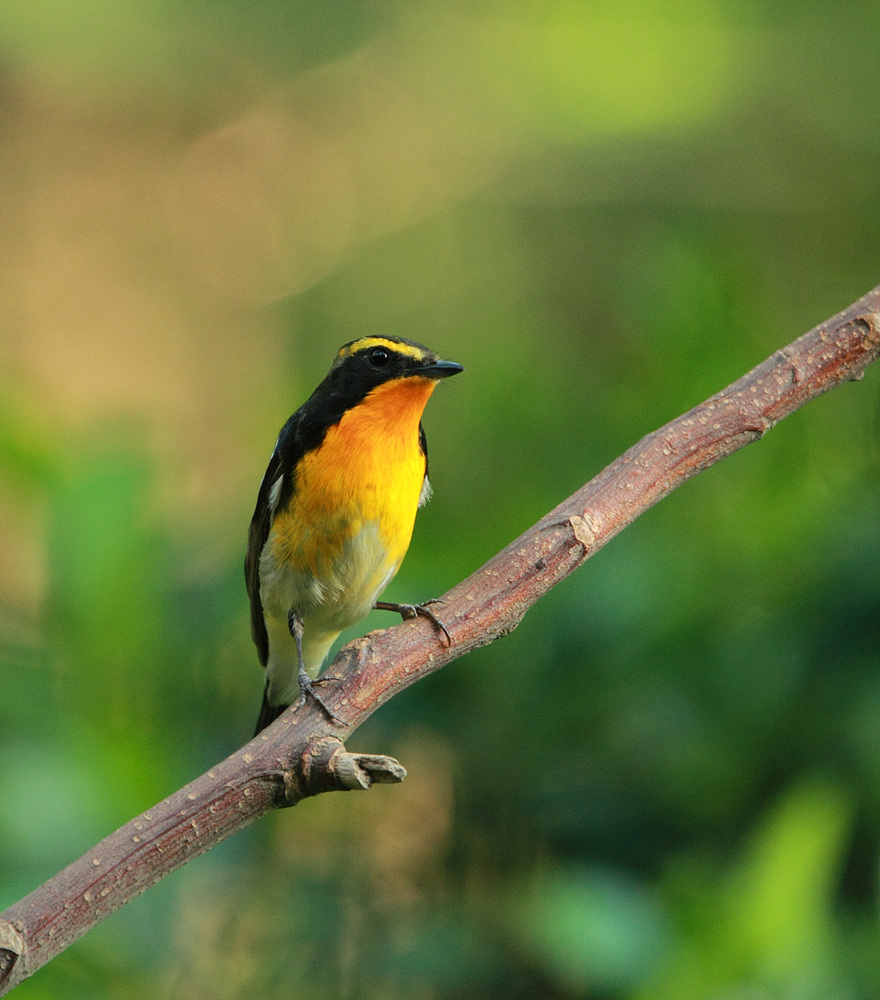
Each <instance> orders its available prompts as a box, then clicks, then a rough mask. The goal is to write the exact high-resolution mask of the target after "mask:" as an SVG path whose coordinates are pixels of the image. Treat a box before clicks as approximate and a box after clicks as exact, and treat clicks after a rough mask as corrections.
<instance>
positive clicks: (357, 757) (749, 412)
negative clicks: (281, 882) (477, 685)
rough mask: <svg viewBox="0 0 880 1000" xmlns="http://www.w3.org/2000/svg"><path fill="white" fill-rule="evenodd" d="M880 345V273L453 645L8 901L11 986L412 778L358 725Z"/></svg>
mask: <svg viewBox="0 0 880 1000" xmlns="http://www.w3.org/2000/svg"><path fill="white" fill-rule="evenodd" d="M878 353H880V287H878V288H876V289H874V290H873V291H871V292H869V293H868V294H867V295H865V296H864V297H863V298H861V299H860V300H859V301H858V302H856V303H854V304H853V305H852V306H850V308H849V309H847V310H845V311H844V312H842V313H840V314H839V315H837V316H835V317H833V318H832V319H830V320H828V321H827V322H826V323H823V324H822V325H821V326H818V327H816V328H815V329H813V330H811V331H810V332H809V333H806V334H804V335H803V336H802V337H800V338H798V339H797V340H796V341H794V343H792V344H790V345H789V346H788V347H786V348H784V349H783V350H781V351H777V352H776V353H775V354H774V355H773V356H772V357H770V358H768V359H767V360H766V361H765V362H763V363H762V364H760V365H758V367H757V368H754V369H753V370H752V371H751V372H749V373H748V374H747V375H744V376H743V377H742V378H741V379H739V380H738V381H737V382H735V383H734V384H733V385H731V386H729V387H728V388H727V389H724V390H723V391H722V392H719V393H717V394H716V395H715V396H712V397H711V399H708V400H706V402H704V403H702V404H701V405H700V406H697V407H695V408H694V409H693V410H691V411H689V412H688V413H685V414H684V415H683V416H681V417H678V418H677V419H675V420H673V421H671V422H670V423H668V424H666V425H665V426H664V427H661V428H660V429H659V430H657V431H655V432H654V433H652V434H649V435H648V436H647V437H645V438H643V439H642V440H641V441H640V442H639V443H638V444H636V445H635V446H634V447H632V448H630V449H629V451H627V452H626V453H625V454H624V455H622V456H621V457H620V458H618V459H617V460H616V461H614V462H613V463H612V464H611V465H609V466H608V467H607V468H606V469H604V470H603V471H602V472H601V473H599V475H598V476H596V477H595V478H594V479H592V480H591V481H590V482H589V483H587V484H586V485H585V486H584V487H583V488H582V489H580V490H578V491H577V492H576V493H575V494H573V495H572V496H571V497H569V498H568V499H567V500H565V501H564V502H563V503H561V504H560V505H559V506H558V507H556V508H555V509H554V510H552V511H550V513H548V514H547V515H546V516H545V517H544V518H542V519H541V520H540V521H539V522H538V523H537V524H536V525H534V526H533V527H532V528H530V529H529V530H528V531H526V532H525V533H524V534H523V535H521V536H520V537H519V538H517V539H516V540H515V541H513V542H511V544H510V545H508V546H507V547H506V548H505V549H504V550H503V551H502V552H500V553H498V555H497V556H495V557H494V558H493V559H491V560H489V562H487V563H486V564H485V566H483V567H482V568H481V569H479V570H477V572H475V573H474V574H472V575H471V576H470V577H468V578H467V579H466V580H465V581H464V582H462V583H460V584H459V585H458V586H457V587H455V588H453V589H452V590H450V591H449V592H448V593H447V594H445V595H444V597H443V601H444V602H445V606H444V605H440V606H439V607H438V608H437V611H438V613H439V616H440V617H441V618H442V620H443V623H444V624H445V626H446V628H447V629H448V631H449V634H450V637H451V644H448V643H447V642H446V639H445V637H444V636H443V635H442V633H438V632H436V631H435V630H434V628H433V626H432V625H431V624H430V623H429V622H427V621H425V620H424V619H418V620H412V621H406V622H403V623H402V624H401V625H399V626H397V627H396V628H393V629H386V630H384V631H382V632H375V633H372V634H370V635H368V636H365V637H364V638H363V639H358V640H356V641H355V642H353V643H350V644H349V645H348V646H346V647H345V649H343V650H342V651H341V652H340V654H339V656H338V657H337V659H336V661H335V662H334V663H333V666H332V669H330V670H328V673H329V674H332V675H333V676H335V677H337V678H338V681H333V682H329V683H328V684H327V685H326V686H325V688H324V689H323V690H322V696H323V697H324V699H325V701H326V703H327V705H328V706H329V707H330V708H331V709H332V711H333V712H334V713H336V715H338V716H339V718H340V719H342V720H344V724H342V725H340V724H338V723H333V722H330V721H328V720H327V718H326V717H325V716H324V714H323V713H322V712H321V711H320V710H319V709H318V708H317V707H316V706H314V705H312V704H307V705H305V706H303V707H302V708H300V709H298V710H296V711H292V710H288V711H287V712H285V713H284V714H283V715H282V716H281V717H280V718H279V719H278V720H277V721H276V722H274V723H273V724H272V725H271V726H270V727H269V728H268V729H266V730H264V731H263V732H262V733H260V734H259V735H258V736H257V737H256V738H255V739H253V740H252V741H251V742H250V743H248V744H247V745H246V746H245V747H243V748H242V749H241V750H239V751H237V752H236V753H234V754H233V755H232V756H230V757H228V758H227V759H226V760H225V761H223V762H222V763H220V764H218V765H217V766H216V767H214V768H212V769H211V770H210V771H208V772H207V773H206V774H203V775H202V776H201V777H199V778H197V779H196V780H195V781H193V782H191V783H190V784H189V785H187V786H186V787H185V788H182V789H181V790H180V791H178V792H175V793H174V794H173V795H171V796H170V797H169V798H167V799H165V800H164V801H163V802H161V803H159V804H158V805H157V806H155V807H154V808H153V809H150V810H148V811H147V812H145V813H142V814H141V815H140V816H138V817H137V818H135V819H133V820H131V822H129V823H127V824H126V825H125V826H123V827H121V828H120V829H119V830H117V831H116V832H115V833H112V834H111V835H110V836H109V837H106V838H105V839H104V840H102V841H101V843H100V844H98V845H97V846H96V847H95V848H94V849H93V850H91V851H89V852H88V853H87V854H85V855H83V857H81V858H79V859H78V860H77V861H74V862H73V863H72V864H70V865H68V867H67V868H65V869H64V870H63V871H62V872H60V873H59V874H58V875H56V876H54V877H53V878H51V879H50V880H49V881H48V882H46V883H45V884H44V885H42V886H40V887H39V888H38V889H36V890H35V891H34V892H32V893H31V894H30V895H28V896H26V897H25V898H24V899H22V900H21V901H19V902H18V903H15V904H14V905H13V906H11V907H9V909H7V910H6V911H5V912H4V913H2V914H0V995H3V994H4V993H6V992H8V991H9V990H10V989H12V988H13V987H14V986H15V985H17V984H18V983H19V982H21V981H22V980H23V979H25V978H26V977H27V976H29V975H31V974H32V973H33V972H35V971H36V970H37V969H38V968H40V966H42V965H44V964H45V963H46V962H48V961H49V960H50V959H51V958H53V957H54V956H55V955H57V954H58V953H59V952H61V951H63V950H64V948H66V947H67V946H68V945H69V944H71V943H72V942H73V941H75V940H76V939H77V938H79V937H81V936H82V935H83V934H85V933H86V932H87V931H88V930H89V929H90V928H92V927H93V926H94V925H95V924H97V923H98V922H99V921H100V920H102V919H103V918H104V917H106V916H107V915H108V914H110V913H112V912H113V911H114V910H116V909H118V908H119V907H120V906H123V905H124V904H125V903H127V902H128V901H129V900H131V899H133V898H134V897H135V896H137V895H138V894H139V893H141V892H143V891H144V890H145V889H147V888H149V887H150V886H152V885H154V884H155V883H156V882H158V881H159V880H160V879H161V878H162V877H164V876H165V875H167V874H168V873H169V872H171V871H174V870H175V869H176V868H179V867H180V866H181V865H183V864H185V863H186V862H187V861H189V860H191V859H192V858H194V857H196V856H197V855H198V854H201V853H203V852H204V851H206V850H208V849H209V848H211V847H213V846H214V845H215V844H218V843H219V842H220V841H222V840H224V839H225V838H226V837H228V836H229V835H230V834H232V833H235V832H236V831H237V830H240V829H241V828H242V827H244V826H245V825H247V824H248V823H250V822H251V821H253V820H254V819H256V818H257V817H258V816H261V815H263V814H264V813H266V812H268V811H269V810H271V809H277V808H280V807H283V806H288V805H294V804H296V803H297V802H299V801H300V800H301V799H303V798H305V797H307V796H310V795H316V794H319V793H321V792H326V791H332V790H345V789H352V788H369V787H370V785H371V784H372V783H373V782H374V781H400V780H402V779H403V777H404V775H405V771H404V770H403V768H402V767H401V765H400V764H398V763H397V761H395V760H393V759H392V758H388V757H382V756H371V755H364V754H349V753H347V752H346V751H345V749H344V746H343V741H344V739H345V738H346V737H347V736H348V735H349V734H350V733H352V732H353V731H354V730H355V729H356V728H357V727H358V726H359V725H360V724H361V723H362V722H363V721H364V720H365V719H366V718H367V717H368V716H369V715H371V714H372V713H373V712H374V711H375V710H376V709H377V708H378V707H379V706H380V705H382V704H384V703H385V702H386V701H388V700H389V699H390V698H392V697H394V695H395V694H397V693H398V692H399V691H402V690H403V689H404V688H406V687H408V686H409V685H410V684H412V683H414V682H415V681H417V680H419V679H420V678H422V677H425V676H426V675H428V674H430V673H433V672H434V671H436V670H439V669H440V668H441V667H443V666H445V665H446V664H447V663H449V662H451V661H452V660H454V659H456V658H457V657H459V656H462V655H463V654H465V653H467V652H469V651H470V650H472V649H475V648H477V647H478V646H483V645H486V644H487V643H490V642H492V641H493V640H495V639H497V638H498V637H499V636H502V635H506V634H507V633H508V632H511V631H512V630H513V629H514V628H516V626H517V624H518V623H519V621H520V620H521V619H522V617H523V615H524V614H525V612H526V611H527V610H528V608H529V607H531V605H532V604H534V603H535V602H536V601H537V600H538V599H539V598H540V597H541V596H542V595H543V594H545V593H546V592H547V591H548V590H550V588H551V587H553V586H555V585H556V584H557V583H558V582H559V581H560V580H562V579H564V578H565V577H566V576H568V575H569V573H571V572H572V571H573V570H574V569H576V568H577V567H578V566H580V565H581V563H583V562H584V560H586V559H587V558H588V557H589V556H591V555H592V554H593V553H594V552H596V551H598V549H600V548H601V547H602V546H603V545H605V543H606V542H608V541H609V540H610V539H611V538H613V537H614V536H615V535H616V534H617V533H618V532H620V531H622V530H623V529H624V528H625V527H626V526H627V525H628V524H630V523H631V522H632V521H633V520H635V518H636V517H638V516H639V514H641V513H642V512H644V511H645V510H647V509H648V508H649V507H651V506H653V504H655V503H657V501H658V500H661V499H662V498H663V497H664V496H666V495H667V494H668V493H670V492H672V490H674V489H675V488H676V487H678V486H680V485H681V484H682V483H684V482H686V481H687V480H688V479H690V478H691V477H692V476H694V475H696V474H697V473H698V472H700V471H701V470H703V469H705V468H707V467H708V466H710V465H713V464H714V463H715V462H717V461H719V460H720V459H722V458H724V457H725V456H726V455H729V454H731V453H732V452H734V451H737V450H738V449H739V448H742V447H743V446H744V445H746V444H749V443H751V442H752V441H756V440H758V439H759V438H760V437H762V436H763V434H764V433H766V431H767V430H769V429H770V428H771V427H773V425H774V424H775V423H777V422H778V421H779V420H781V419H782V418H783V417H785V416H788V414H789V413H792V412H793V411H794V410H796V409H797V408H798V407H800V406H802V405H803V404H804V403H806V402H808V401H809V400H811V399H813V398H814V397H816V396H818V395H820V394H821V393H823V392H825V391H827V390H828V389H831V388H833V387H834V386H836V385H838V384H840V383H841V382H844V381H849V380H852V379H858V378H861V376H862V374H863V373H864V370H865V368H866V367H867V366H868V365H869V364H870V363H871V362H872V361H874V360H875V359H876V358H877V355H878Z"/></svg>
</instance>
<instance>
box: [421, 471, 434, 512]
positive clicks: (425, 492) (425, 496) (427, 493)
mask: <svg viewBox="0 0 880 1000" xmlns="http://www.w3.org/2000/svg"><path fill="white" fill-rule="evenodd" d="M432 492H433V491H432V489H431V484H430V483H429V482H428V477H427V476H425V481H424V482H423V483H422V492H421V493H420V494H419V506H420V507H424V506H425V504H426V503H427V502H428V501H429V500H430V499H431V493H432Z"/></svg>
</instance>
